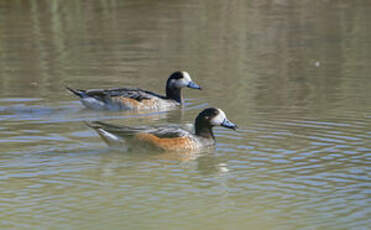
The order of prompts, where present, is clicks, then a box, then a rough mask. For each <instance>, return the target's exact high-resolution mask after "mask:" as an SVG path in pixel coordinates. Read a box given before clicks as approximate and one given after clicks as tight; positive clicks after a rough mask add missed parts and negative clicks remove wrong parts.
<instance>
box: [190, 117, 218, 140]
mask: <svg viewBox="0 0 371 230" xmlns="http://www.w3.org/2000/svg"><path fill="white" fill-rule="evenodd" d="M195 131H196V135H197V136H201V137H204V138H207V139H213V140H215V137H214V133H213V130H212V126H211V125H210V124H208V123H206V122H202V121H199V120H197V119H196V122H195Z"/></svg>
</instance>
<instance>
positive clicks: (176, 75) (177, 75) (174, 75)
mask: <svg viewBox="0 0 371 230" xmlns="http://www.w3.org/2000/svg"><path fill="white" fill-rule="evenodd" d="M183 77H184V75H183V73H182V72H180V71H176V72H174V73H172V74H171V75H170V77H169V79H168V80H172V79H174V80H178V79H182V78H183Z"/></svg>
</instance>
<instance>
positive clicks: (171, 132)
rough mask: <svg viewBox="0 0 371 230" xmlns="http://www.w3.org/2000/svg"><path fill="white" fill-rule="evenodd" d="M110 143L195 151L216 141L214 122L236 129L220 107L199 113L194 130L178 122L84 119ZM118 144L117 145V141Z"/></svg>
mask: <svg viewBox="0 0 371 230" xmlns="http://www.w3.org/2000/svg"><path fill="white" fill-rule="evenodd" d="M86 124H87V125H88V126H89V127H90V128H92V129H94V130H95V131H96V132H97V133H98V135H99V136H100V137H101V138H102V139H103V141H104V142H105V143H106V144H108V145H109V146H115V145H116V146H118V145H121V146H123V145H124V146H125V147H126V149H125V150H132V149H135V147H139V148H143V147H144V148H145V149H151V150H155V151H160V152H170V151H171V152H184V151H190V152H198V151H201V150H202V149H203V148H206V147H210V146H213V145H215V142H216V141H215V136H214V133H213V127H214V126H222V127H225V128H228V129H233V130H236V129H237V125H236V124H234V123H232V122H231V121H230V120H228V118H227V117H226V115H225V113H224V112H223V111H222V110H221V109H220V108H215V107H211V108H207V109H204V110H203V111H202V112H200V113H199V114H198V116H197V117H196V119H195V122H194V131H192V130H191V129H189V128H184V127H182V126H181V125H174V124H169V125H157V126H118V125H113V124H108V123H105V122H101V121H94V122H87V123H86ZM117 144H118V145H117Z"/></svg>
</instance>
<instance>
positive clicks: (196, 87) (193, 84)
mask: <svg viewBox="0 0 371 230" xmlns="http://www.w3.org/2000/svg"><path fill="white" fill-rule="evenodd" d="M187 87H188V88H191V89H199V90H201V86H199V85H197V84H196V83H194V82H193V81H191V82H190V83H188V85H187Z"/></svg>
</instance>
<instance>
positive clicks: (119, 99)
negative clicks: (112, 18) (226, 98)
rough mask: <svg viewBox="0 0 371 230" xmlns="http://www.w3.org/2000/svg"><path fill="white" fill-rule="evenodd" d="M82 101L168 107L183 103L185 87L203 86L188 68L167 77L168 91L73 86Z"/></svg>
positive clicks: (113, 106) (99, 106) (107, 106)
mask: <svg viewBox="0 0 371 230" xmlns="http://www.w3.org/2000/svg"><path fill="white" fill-rule="evenodd" d="M65 87H66V89H67V90H69V91H70V92H72V93H73V94H75V95H76V96H78V97H79V98H80V101H81V103H82V104H83V105H84V106H85V107H87V108H89V109H93V110H156V111H159V110H167V109H172V108H175V107H177V106H179V105H183V104H184V98H183V94H182V88H185V87H188V88H191V89H198V90H201V87H200V86H199V85H198V84H196V83H195V82H194V81H192V79H191V76H190V75H189V73H188V72H185V71H176V72H174V73H172V74H171V75H170V76H169V78H168V80H167V81H166V95H164V96H163V95H159V94H157V93H154V92H151V91H147V90H143V89H140V88H111V89H89V90H82V89H72V88H70V87H68V86H65Z"/></svg>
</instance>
